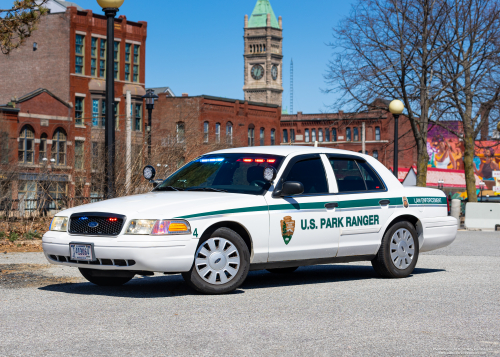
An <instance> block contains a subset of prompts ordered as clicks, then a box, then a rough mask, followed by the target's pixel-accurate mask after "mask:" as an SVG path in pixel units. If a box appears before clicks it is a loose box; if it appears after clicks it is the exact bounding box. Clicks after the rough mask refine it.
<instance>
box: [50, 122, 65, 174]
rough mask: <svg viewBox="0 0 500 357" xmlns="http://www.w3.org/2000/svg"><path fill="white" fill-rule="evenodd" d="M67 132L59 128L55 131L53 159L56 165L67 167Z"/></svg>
mask: <svg viewBox="0 0 500 357" xmlns="http://www.w3.org/2000/svg"><path fill="white" fill-rule="evenodd" d="M66 140H67V137H66V132H65V131H64V130H63V129H61V128H59V129H57V130H56V131H55V133H54V136H53V137H52V159H54V160H55V162H54V165H59V166H64V165H66Z"/></svg>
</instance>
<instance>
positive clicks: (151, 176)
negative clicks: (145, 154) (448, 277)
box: [142, 165, 156, 181]
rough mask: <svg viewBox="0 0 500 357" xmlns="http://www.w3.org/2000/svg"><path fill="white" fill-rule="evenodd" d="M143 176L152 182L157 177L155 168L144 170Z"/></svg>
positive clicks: (150, 167)
mask: <svg viewBox="0 0 500 357" xmlns="http://www.w3.org/2000/svg"><path fill="white" fill-rule="evenodd" d="M142 175H143V176H144V178H145V179H146V180H148V181H151V180H153V179H154V178H155V176H156V170H155V168H154V167H153V166H151V165H148V166H146V167H145V168H144V169H143V170H142Z"/></svg>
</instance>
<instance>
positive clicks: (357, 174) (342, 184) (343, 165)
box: [329, 158, 385, 192]
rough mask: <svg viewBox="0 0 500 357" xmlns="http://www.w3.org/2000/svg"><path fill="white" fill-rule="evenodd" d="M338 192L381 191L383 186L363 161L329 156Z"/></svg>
mask: <svg viewBox="0 0 500 357" xmlns="http://www.w3.org/2000/svg"><path fill="white" fill-rule="evenodd" d="M329 161H330V164H331V165H332V168H333V172H334V173H335V178H336V179H337V186H338V188H339V192H359V191H367V190H368V191H377V190H381V191H383V190H384V189H385V187H384V186H383V185H382V183H381V181H380V179H379V178H378V176H377V175H376V174H375V172H374V171H373V169H372V168H371V167H370V166H369V165H368V164H367V163H365V162H356V161H355V160H350V159H338V158H329Z"/></svg>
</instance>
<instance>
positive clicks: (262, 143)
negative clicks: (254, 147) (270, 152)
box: [260, 128, 265, 146]
mask: <svg viewBox="0 0 500 357" xmlns="http://www.w3.org/2000/svg"><path fill="white" fill-rule="evenodd" d="M264 139H265V138H264V128H260V146H264Z"/></svg>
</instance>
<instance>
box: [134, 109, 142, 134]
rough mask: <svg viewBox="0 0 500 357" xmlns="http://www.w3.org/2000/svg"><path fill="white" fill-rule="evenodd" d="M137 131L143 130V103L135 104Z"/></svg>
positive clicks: (135, 127)
mask: <svg viewBox="0 0 500 357" xmlns="http://www.w3.org/2000/svg"><path fill="white" fill-rule="evenodd" d="M134 129H135V131H142V104H136V105H135V125H134Z"/></svg>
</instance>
